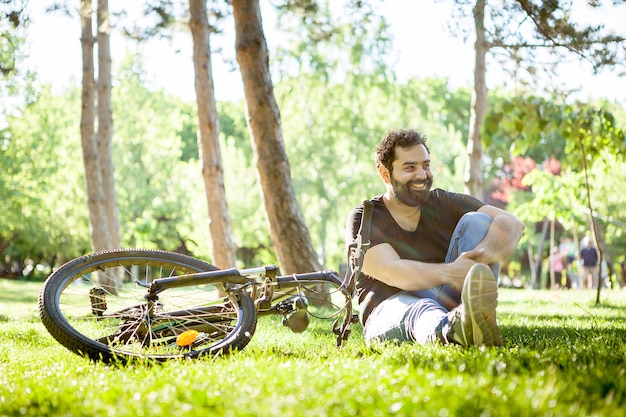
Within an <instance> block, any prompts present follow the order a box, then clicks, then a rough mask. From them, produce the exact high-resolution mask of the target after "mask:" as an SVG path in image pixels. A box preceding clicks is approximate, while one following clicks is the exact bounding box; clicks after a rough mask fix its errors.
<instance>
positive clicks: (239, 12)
mask: <svg viewBox="0 0 626 417" xmlns="http://www.w3.org/2000/svg"><path fill="white" fill-rule="evenodd" d="M232 5H233V14H234V17H235V32H236V42H235V43H236V52H237V62H238V63H239V67H240V70H241V76H242V80H243V86H244V94H245V99H246V117H247V123H248V129H249V131H250V135H251V137H252V141H253V147H254V154H255V160H256V164H257V171H258V176H259V183H260V186H261V189H262V193H263V201H264V204H265V211H266V215H267V220H268V222H269V227H270V236H271V239H272V243H273V245H274V249H275V250H276V254H277V257H278V261H279V263H280V268H281V272H282V273H284V274H291V273H294V272H307V271H314V270H319V269H320V264H319V261H318V259H317V255H316V253H315V251H314V250H313V246H312V244H311V240H310V236H309V231H308V229H307V227H306V225H305V224H304V220H303V217H302V214H301V212H300V209H299V207H298V202H297V200H296V198H295V193H294V189H293V185H292V182H291V171H290V168H289V162H288V161H287V155H286V153H285V148H284V143H283V138H282V131H281V125H280V114H279V110H278V106H277V104H276V100H275V97H274V92H273V86H272V80H271V77H270V72H269V56H268V50H267V43H266V41H265V36H264V34H263V27H262V22H261V11H260V9H259V2H258V0H233V1H232Z"/></svg>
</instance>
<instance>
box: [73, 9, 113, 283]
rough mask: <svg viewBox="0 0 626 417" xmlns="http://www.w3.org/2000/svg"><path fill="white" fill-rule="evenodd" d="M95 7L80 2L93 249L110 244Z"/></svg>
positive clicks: (83, 139) (85, 155)
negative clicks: (98, 116) (98, 117)
mask: <svg viewBox="0 0 626 417" xmlns="http://www.w3.org/2000/svg"><path fill="white" fill-rule="evenodd" d="M92 20H93V10H92V3H91V0H82V2H81V27H82V35H81V46H82V54H83V79H82V98H81V100H82V103H81V104H82V106H81V115H80V137H81V144H82V148H83V163H84V165H85V186H86V188H87V207H88V209H89V233H90V236H91V244H92V247H93V250H94V251H100V250H106V249H108V248H109V244H110V238H109V230H108V227H107V214H106V207H105V204H104V192H103V189H102V170H101V169H100V164H99V161H98V144H97V143H96V136H95V127H94V121H95V78H94V63H93V61H94V57H93V45H94V38H93V32H92V27H91V25H92ZM97 281H98V282H99V283H100V285H102V286H103V287H104V289H105V290H106V291H109V292H111V293H113V294H117V283H116V280H115V279H114V278H113V279H109V278H108V277H107V276H105V275H100V274H98V277H97Z"/></svg>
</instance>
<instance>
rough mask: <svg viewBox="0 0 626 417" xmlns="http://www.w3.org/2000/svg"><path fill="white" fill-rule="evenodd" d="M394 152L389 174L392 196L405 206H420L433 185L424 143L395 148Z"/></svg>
mask: <svg viewBox="0 0 626 417" xmlns="http://www.w3.org/2000/svg"><path fill="white" fill-rule="evenodd" d="M395 154H396V160H395V161H393V164H392V167H393V171H392V172H391V176H390V184H391V187H392V192H393V196H394V197H396V198H397V199H398V200H399V201H400V202H401V203H403V204H405V205H407V206H411V207H418V206H421V205H422V204H423V203H424V202H425V201H426V199H427V198H428V193H429V192H430V187H431V186H432V185H433V173H432V171H431V170H430V155H429V154H428V151H427V150H426V147H425V146H424V145H416V146H413V147H410V148H396V150H395Z"/></svg>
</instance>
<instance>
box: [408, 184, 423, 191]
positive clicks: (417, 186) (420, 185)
mask: <svg viewBox="0 0 626 417" xmlns="http://www.w3.org/2000/svg"><path fill="white" fill-rule="evenodd" d="M411 188H413V189H414V190H420V191H422V190H425V189H426V184H425V183H423V182H421V183H415V184H411Z"/></svg>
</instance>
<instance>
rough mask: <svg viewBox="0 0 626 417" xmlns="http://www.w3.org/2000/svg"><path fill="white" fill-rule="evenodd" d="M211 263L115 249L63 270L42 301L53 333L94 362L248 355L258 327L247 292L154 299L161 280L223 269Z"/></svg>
mask: <svg viewBox="0 0 626 417" xmlns="http://www.w3.org/2000/svg"><path fill="white" fill-rule="evenodd" d="M217 269H218V268H216V267H215V266H213V265H211V264H209V263H206V262H204V261H201V260H198V259H195V258H192V257H189V256H185V255H182V254H178V253H172V252H166V251H159V250H114V251H105V252H99V253H94V254H90V255H86V256H83V257H82V258H78V259H75V260H73V261H70V262H68V263H67V264H65V265H63V266H62V267H60V268H59V269H58V270H56V271H55V272H54V273H53V274H52V275H51V276H50V277H49V278H48V279H47V280H46V282H45V283H44V286H43V287H42V289H41V292H40V295H39V313H40V317H41V319H42V322H43V323H44V325H45V327H46V328H47V330H48V331H49V332H50V334H51V335H52V336H53V337H54V338H55V339H56V340H57V341H58V342H59V343H61V344H62V345H63V346H65V347H66V348H68V349H69V350H70V351H72V352H74V353H77V354H80V355H85V356H87V357H89V358H91V359H93V360H102V361H105V362H112V361H120V362H126V361H127V360H129V359H131V358H145V359H152V360H157V361H163V360H168V359H175V358H197V357H200V356H203V355H216V354H220V353H227V352H229V351H231V350H233V349H243V347H245V346H246V345H247V344H248V342H249V341H250V339H251V338H252V335H253V334H254V331H255V328H256V310H255V308H254V303H253V302H252V300H251V298H250V296H249V295H248V293H246V292H240V293H236V294H229V293H228V292H225V291H224V288H225V287H224V285H222V283H219V284H205V285H199V286H198V285H197V286H185V287H179V288H171V289H167V290H165V291H163V292H161V293H159V294H158V300H156V301H154V302H149V301H148V300H147V299H146V297H145V296H146V294H147V288H146V286H147V285H149V284H150V283H151V282H152V281H153V280H155V279H158V278H164V277H175V276H180V275H185V274H190V273H195V272H202V271H211V270H217Z"/></svg>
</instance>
